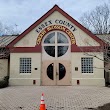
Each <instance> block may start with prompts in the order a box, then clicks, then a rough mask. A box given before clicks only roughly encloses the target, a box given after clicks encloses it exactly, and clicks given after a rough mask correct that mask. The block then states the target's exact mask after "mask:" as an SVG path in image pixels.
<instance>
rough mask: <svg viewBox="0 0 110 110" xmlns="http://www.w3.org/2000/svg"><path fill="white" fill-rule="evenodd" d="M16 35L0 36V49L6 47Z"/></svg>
mask: <svg viewBox="0 0 110 110" xmlns="http://www.w3.org/2000/svg"><path fill="white" fill-rule="evenodd" d="M17 36H18V35H3V36H0V47H6V46H7V45H8V44H9V43H10V42H12V41H13V40H14V39H15V38H17Z"/></svg>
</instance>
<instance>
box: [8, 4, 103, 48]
mask: <svg viewBox="0 0 110 110" xmlns="http://www.w3.org/2000/svg"><path fill="white" fill-rule="evenodd" d="M55 11H58V12H59V13H61V14H62V15H63V16H64V17H66V18H67V19H68V20H70V21H71V22H72V23H73V24H75V25H76V26H77V27H79V28H80V29H81V30H83V31H84V32H85V33H87V34H88V35H89V36H90V37H92V38H93V39H94V40H95V41H97V42H98V43H99V44H100V45H102V44H103V43H104V42H103V41H102V40H101V39H99V38H98V37H96V36H95V35H94V34H92V33H91V32H90V31H89V30H87V29H86V28H85V27H84V26H82V25H81V24H80V23H78V22H77V21H76V20H75V19H73V18H72V17H71V16H70V15H68V14H67V13H66V12H64V11H63V10H62V9H61V8H59V7H58V6H57V5H55V6H54V7H53V8H52V9H50V10H49V11H48V12H47V13H46V14H44V15H43V16H42V17H41V18H40V19H38V20H37V21H36V22H35V23H33V24H32V25H31V26H30V27H29V28H27V29H26V30H25V31H24V32H23V33H21V34H20V35H19V36H18V37H17V38H16V39H14V40H13V41H12V42H11V43H10V44H9V45H8V47H12V46H14V45H15V44H16V43H17V42H18V41H19V40H20V39H22V38H23V37H24V36H25V35H26V34H28V33H29V32H30V31H31V30H33V29H34V28H35V27H36V26H37V25H39V24H40V23H41V22H42V21H43V20H45V19H46V18H47V17H48V16H50V15H51V14H52V13H53V12H55Z"/></svg>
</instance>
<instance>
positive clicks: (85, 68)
mask: <svg viewBox="0 0 110 110" xmlns="http://www.w3.org/2000/svg"><path fill="white" fill-rule="evenodd" d="M81 65H82V68H81V69H82V73H93V58H81Z"/></svg>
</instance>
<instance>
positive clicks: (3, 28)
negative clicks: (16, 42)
mask: <svg viewBox="0 0 110 110" xmlns="http://www.w3.org/2000/svg"><path fill="white" fill-rule="evenodd" d="M17 26H18V25H16V24H15V25H6V24H3V23H2V22H0V36H1V35H18V34H20V31H19V30H18V29H17Z"/></svg>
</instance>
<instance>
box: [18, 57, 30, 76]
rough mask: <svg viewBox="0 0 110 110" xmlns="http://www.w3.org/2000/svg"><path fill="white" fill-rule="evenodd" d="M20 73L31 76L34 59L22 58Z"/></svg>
mask: <svg viewBox="0 0 110 110" xmlns="http://www.w3.org/2000/svg"><path fill="white" fill-rule="evenodd" d="M19 60H20V64H19V73H20V74H31V71H32V70H31V68H32V59H31V58H20V59H19Z"/></svg>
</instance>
